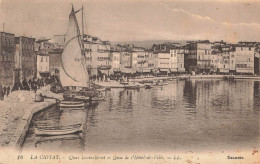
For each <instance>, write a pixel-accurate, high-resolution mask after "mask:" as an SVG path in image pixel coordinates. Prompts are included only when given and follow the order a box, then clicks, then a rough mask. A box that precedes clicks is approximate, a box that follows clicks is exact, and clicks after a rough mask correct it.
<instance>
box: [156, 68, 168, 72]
mask: <svg viewBox="0 0 260 164" xmlns="http://www.w3.org/2000/svg"><path fill="white" fill-rule="evenodd" d="M159 70H160V72H170V70H169V68H159Z"/></svg>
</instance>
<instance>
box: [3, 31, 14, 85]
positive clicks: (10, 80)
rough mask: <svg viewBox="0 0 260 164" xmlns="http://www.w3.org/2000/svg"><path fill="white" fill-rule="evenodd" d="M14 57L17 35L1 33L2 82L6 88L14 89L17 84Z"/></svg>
mask: <svg viewBox="0 0 260 164" xmlns="http://www.w3.org/2000/svg"><path fill="white" fill-rule="evenodd" d="M14 56H15V35H14V34H10V33H6V32H0V82H1V84H2V85H4V86H11V87H12V86H13V84H14V82H15V72H14V71H15V59H14ZM1 84H0V85H1Z"/></svg>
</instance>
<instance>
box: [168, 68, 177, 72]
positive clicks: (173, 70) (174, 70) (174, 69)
mask: <svg viewBox="0 0 260 164" xmlns="http://www.w3.org/2000/svg"><path fill="white" fill-rule="evenodd" d="M170 71H171V72H178V70H177V68H171V69H170Z"/></svg>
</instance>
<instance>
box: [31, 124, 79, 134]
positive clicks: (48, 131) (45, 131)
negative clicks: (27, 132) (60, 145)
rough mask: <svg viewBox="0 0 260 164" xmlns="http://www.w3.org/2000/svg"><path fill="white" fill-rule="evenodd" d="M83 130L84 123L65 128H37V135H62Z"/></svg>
mask: <svg viewBox="0 0 260 164" xmlns="http://www.w3.org/2000/svg"><path fill="white" fill-rule="evenodd" d="M81 132H82V125H81V126H80V127H70V128H63V129H39V128H36V129H35V134H36V135H37V136H60V135H67V134H75V133H81Z"/></svg>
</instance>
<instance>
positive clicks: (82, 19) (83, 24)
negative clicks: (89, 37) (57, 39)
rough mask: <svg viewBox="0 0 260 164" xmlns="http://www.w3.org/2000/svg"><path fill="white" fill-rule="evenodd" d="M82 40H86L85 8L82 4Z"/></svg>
mask: <svg viewBox="0 0 260 164" xmlns="http://www.w3.org/2000/svg"><path fill="white" fill-rule="evenodd" d="M81 12H82V40H84V8H83V5H82V11H81ZM83 47H84V42H83Z"/></svg>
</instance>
